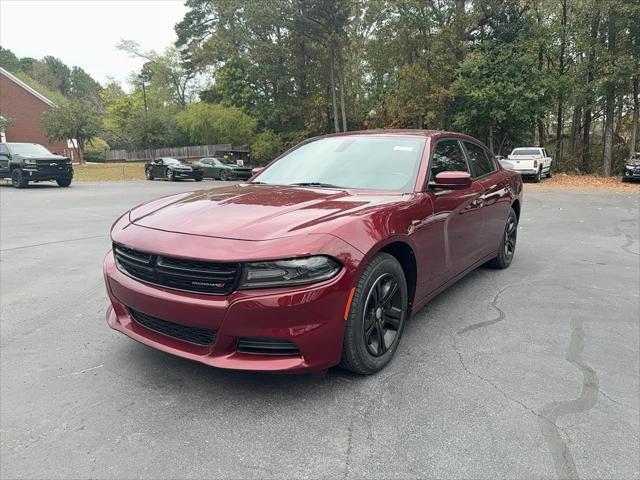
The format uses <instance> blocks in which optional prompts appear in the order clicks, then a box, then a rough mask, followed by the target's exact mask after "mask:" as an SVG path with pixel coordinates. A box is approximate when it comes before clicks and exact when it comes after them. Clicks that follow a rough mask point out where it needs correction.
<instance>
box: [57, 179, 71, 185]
mask: <svg viewBox="0 0 640 480" xmlns="http://www.w3.org/2000/svg"><path fill="white" fill-rule="evenodd" d="M71 180H72V177H67V178H61V179H59V180H56V183H57V184H58V186H59V187H68V186H69V185H71Z"/></svg>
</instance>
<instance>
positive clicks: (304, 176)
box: [255, 135, 426, 192]
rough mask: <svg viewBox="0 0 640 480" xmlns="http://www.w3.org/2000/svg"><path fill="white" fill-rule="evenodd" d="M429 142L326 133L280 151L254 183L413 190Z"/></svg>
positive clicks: (398, 137) (406, 137)
mask: <svg viewBox="0 0 640 480" xmlns="http://www.w3.org/2000/svg"><path fill="white" fill-rule="evenodd" d="M425 143H426V139H425V138H418V137H409V136H399V135H397V136H396V135H394V136H374V135H360V136H356V135H354V136H345V137H329V138H322V139H319V140H314V141H311V142H309V143H306V144H304V145H302V146H300V147H298V148H296V149H295V150H293V151H292V152H290V153H288V154H286V155H284V156H283V157H281V158H280V159H279V160H278V161H277V162H275V163H273V164H272V165H271V166H269V167H268V168H267V169H265V170H264V171H263V172H262V173H260V174H259V175H258V176H257V177H256V179H255V183H266V184H278V185H311V186H319V187H323V186H324V187H343V188H363V189H373V190H390V191H397V192H410V191H413V188H414V186H415V182H416V176H417V173H418V167H419V165H420V159H421V158H422V152H423V150H424V146H425Z"/></svg>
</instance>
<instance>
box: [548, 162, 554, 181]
mask: <svg viewBox="0 0 640 480" xmlns="http://www.w3.org/2000/svg"><path fill="white" fill-rule="evenodd" d="M551 167H553V164H551V165H549V171H548V172H547V178H551V177H553V172H552V171H551Z"/></svg>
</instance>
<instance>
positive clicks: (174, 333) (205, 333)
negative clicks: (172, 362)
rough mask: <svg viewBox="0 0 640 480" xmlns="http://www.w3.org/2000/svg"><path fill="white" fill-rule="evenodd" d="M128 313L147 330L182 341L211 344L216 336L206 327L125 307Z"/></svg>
mask: <svg viewBox="0 0 640 480" xmlns="http://www.w3.org/2000/svg"><path fill="white" fill-rule="evenodd" d="M127 310H129V315H131V318H133V320H134V321H135V322H136V323H139V324H140V325H142V326H143V327H145V328H148V329H149V330H153V331H154V332H158V333H161V334H163V335H166V336H168V337H172V338H177V339H178V340H182V341H183V342H189V343H193V344H196V345H211V344H212V343H213V341H214V340H215V338H216V332H215V331H214V330H209V329H208V328H199V327H192V326H190V325H181V324H179V323H173V322H168V321H167V320H162V319H160V318H157V317H152V316H151V315H147V314H146V313H142V312H139V311H137V310H134V309H133V308H127Z"/></svg>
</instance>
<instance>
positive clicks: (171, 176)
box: [167, 170, 176, 182]
mask: <svg viewBox="0 0 640 480" xmlns="http://www.w3.org/2000/svg"><path fill="white" fill-rule="evenodd" d="M167 181H168V182H175V181H176V174H175V173H174V171H173V170H167Z"/></svg>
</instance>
